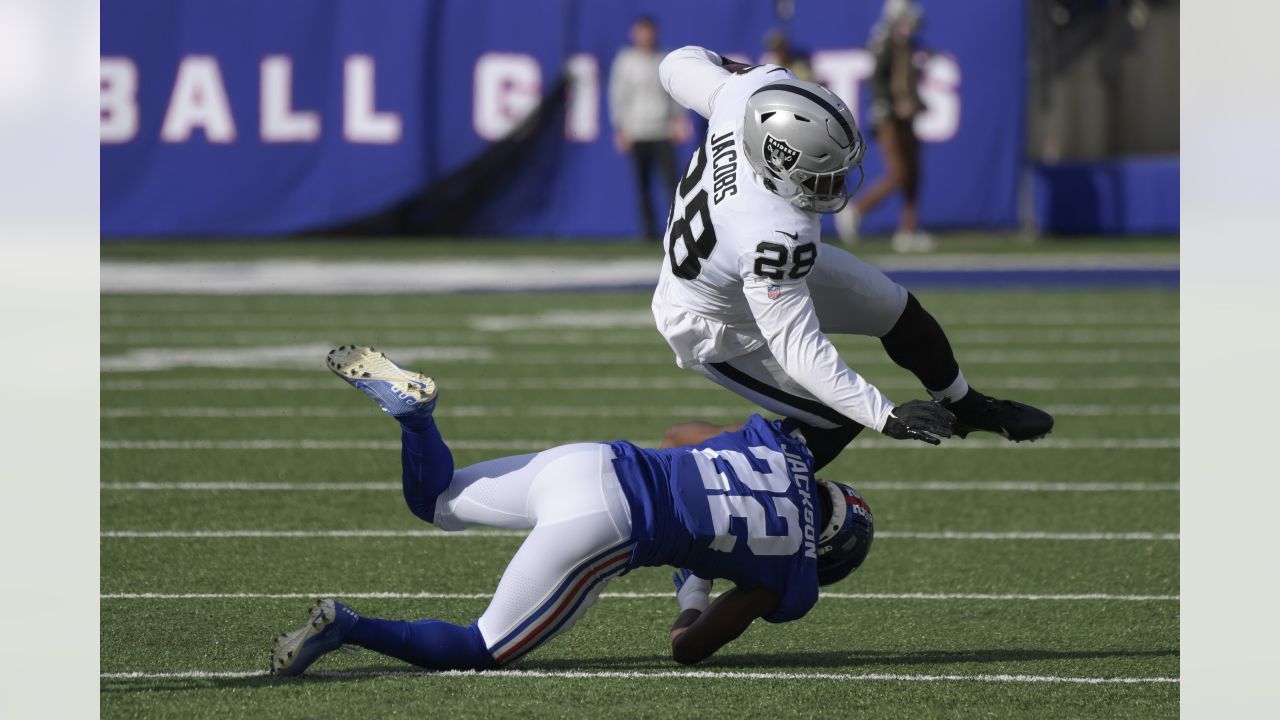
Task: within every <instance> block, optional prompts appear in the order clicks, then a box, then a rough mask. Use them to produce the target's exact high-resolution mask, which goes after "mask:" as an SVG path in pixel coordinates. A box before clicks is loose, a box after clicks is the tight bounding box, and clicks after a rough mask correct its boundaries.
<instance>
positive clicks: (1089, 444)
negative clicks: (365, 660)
mask: <svg viewBox="0 0 1280 720" xmlns="http://www.w3.org/2000/svg"><path fill="white" fill-rule="evenodd" d="M572 442H595V441H593V440H586V439H580V440H573V439H568V438H566V439H559V440H450V441H449V447H450V448H451V449H453V450H490V451H513V452H519V451H525V452H528V451H537V450H545V449H547V448H552V447H557V446H560V445H565V444H568V443H572ZM854 442H855V445H854V447H856V448H857V449H858V450H859V451H863V450H921V449H926V448H927V449H931V450H937V449H942V450H990V449H994V448H1013V449H1016V450H1019V451H1023V450H1176V449H1178V447H1179V441H1178V438H1170V437H1153V438H1064V439H1060V440H1059V439H1054V438H1046V439H1044V440H1037V441H1035V442H1032V443H1010V442H1009V441H1007V440H1000V439H990V440H985V439H983V440H975V439H968V440H959V439H954V440H950V441H946V442H944V443H943V444H942V445H941V446H939V447H937V448H935V447H933V446H931V445H926V444H925V443H921V442H913V441H905V440H891V439H888V438H884V439H880V438H866V439H861V438H860V439H858V440H856V441H854ZM99 447H100V448H101V449H103V450H142V451H147V450H233V451H247V450H399V449H400V441H399V440H320V439H313V438H305V439H298V440H167V439H165V440H103V441H102V442H101V443H100V445H99Z"/></svg>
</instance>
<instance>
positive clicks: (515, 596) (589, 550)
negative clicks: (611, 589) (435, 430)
mask: <svg viewBox="0 0 1280 720" xmlns="http://www.w3.org/2000/svg"><path fill="white" fill-rule="evenodd" d="M612 460H613V451H612V449H610V447H609V446H608V445H604V444H601V443H575V444H572V445H563V446H560V447H557V448H552V449H550V450H544V451H543V452H540V453H530V454H528V455H516V456H512V457H505V458H499V459H497V460H489V461H486V462H482V463H478V464H476V465H472V466H470V467H466V468H462V469H461V470H457V471H456V472H454V475H453V481H452V482H451V483H450V485H449V488H448V490H446V491H445V492H444V494H442V495H441V496H440V497H439V498H437V500H436V508H435V525H436V527H438V528H440V529H441V530H463V529H466V528H469V527H474V526H477V525H482V526H487V527H494V528H507V529H530V532H529V536H528V537H527V538H526V539H525V541H524V543H523V544H521V545H520V549H519V550H518V551H516V554H515V557H513V558H511V562H510V563H509V564H508V565H507V569H506V571H505V572H503V574H502V580H501V581H500V582H499V583H498V588H497V590H495V591H494V594H493V600H492V601H490V603H489V607H488V608H487V609H486V610H485V611H484V614H483V615H481V616H480V619H479V621H478V626H479V628H480V634H481V635H483V636H484V640H485V644H486V646H487V647H488V648H489V651H490V652H491V653H493V656H494V658H495V659H496V660H497V661H498V662H499V663H508V662H510V661H512V660H514V659H516V658H517V657H519V656H521V655H523V654H525V653H527V652H529V651H530V650H532V649H533V648H535V647H537V646H539V645H541V644H542V643H544V642H546V641H547V640H550V639H551V638H553V637H555V636H556V635H559V634H560V633H563V632H565V631H566V630H568V629H569V628H571V627H573V624H574V623H575V622H577V620H578V618H580V617H581V616H582V614H583V613H584V612H586V610H587V608H589V607H590V606H591V605H592V604H593V603H594V602H595V600H596V598H597V597H598V596H599V594H600V592H601V590H603V589H604V586H605V585H606V584H607V583H608V581H609V580H610V579H611V578H613V577H615V576H616V575H618V574H619V573H621V572H622V570H623V569H625V567H626V565H627V561H628V560H630V558H631V551H632V549H633V548H634V546H635V543H633V542H632V541H631V510H630V507H629V506H628V504H627V499H626V496H625V495H624V494H623V491H622V486H621V485H620V484H619V483H618V477H617V475H616V473H615V472H614V469H613V463H612Z"/></svg>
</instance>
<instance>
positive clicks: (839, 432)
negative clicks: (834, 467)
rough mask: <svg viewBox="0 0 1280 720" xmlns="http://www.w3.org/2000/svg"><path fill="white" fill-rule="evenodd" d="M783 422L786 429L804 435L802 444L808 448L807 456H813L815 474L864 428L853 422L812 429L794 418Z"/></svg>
mask: <svg viewBox="0 0 1280 720" xmlns="http://www.w3.org/2000/svg"><path fill="white" fill-rule="evenodd" d="M785 422H786V423H787V426H788V427H790V428H794V429H796V430H799V431H800V434H801V435H804V444H805V445H807V446H808V447H809V454H811V455H813V471H814V472H815V473H816V472H818V471H819V470H821V469H822V468H824V467H826V466H827V465H828V464H830V462H831V461H832V460H835V459H836V456H837V455H839V454H840V451H841V450H844V449H845V446H847V445H848V444H849V443H851V442H853V439H854V438H856V437H858V433H860V432H862V429H863V427H864V426H863V425H861V424H860V423H856V422H853V421H849V424H848V425H841V426H839V427H834V428H819V427H814V426H812V425H808V424H806V423H803V422H800V421H799V420H796V419H795V418H787V419H786V421H785Z"/></svg>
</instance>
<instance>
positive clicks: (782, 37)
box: [761, 30, 813, 82]
mask: <svg viewBox="0 0 1280 720" xmlns="http://www.w3.org/2000/svg"><path fill="white" fill-rule="evenodd" d="M764 46H765V53H764V57H763V58H761V62H764V63H773V64H774V65H781V66H782V67H784V68H786V69H788V70H790V71H791V73H792V74H793V75H795V76H796V78H798V79H800V80H807V81H809V82H813V68H812V67H811V66H810V65H809V58H808V57H807V56H806V54H805V53H802V52H796V50H795V48H793V47H791V41H790V40H788V39H787V34H786V33H784V32H783V31H781V30H771V31H769V34H768V35H766V36H765V38H764Z"/></svg>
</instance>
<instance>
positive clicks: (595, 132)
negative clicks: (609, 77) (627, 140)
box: [564, 53, 600, 143]
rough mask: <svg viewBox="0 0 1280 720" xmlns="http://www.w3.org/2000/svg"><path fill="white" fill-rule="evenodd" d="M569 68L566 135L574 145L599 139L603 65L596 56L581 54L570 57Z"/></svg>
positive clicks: (565, 121) (565, 122)
mask: <svg viewBox="0 0 1280 720" xmlns="http://www.w3.org/2000/svg"><path fill="white" fill-rule="evenodd" d="M568 69H569V109H568V112H567V113H565V119H564V136H565V137H567V138H569V139H570V140H572V141H574V142H584V143H585V142H591V141H593V140H595V139H596V138H598V137H600V66H599V64H597V63H596V58H595V56H594V55H588V54H586V53H582V54H579V55H573V56H571V57H570V58H569V63H568Z"/></svg>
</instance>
